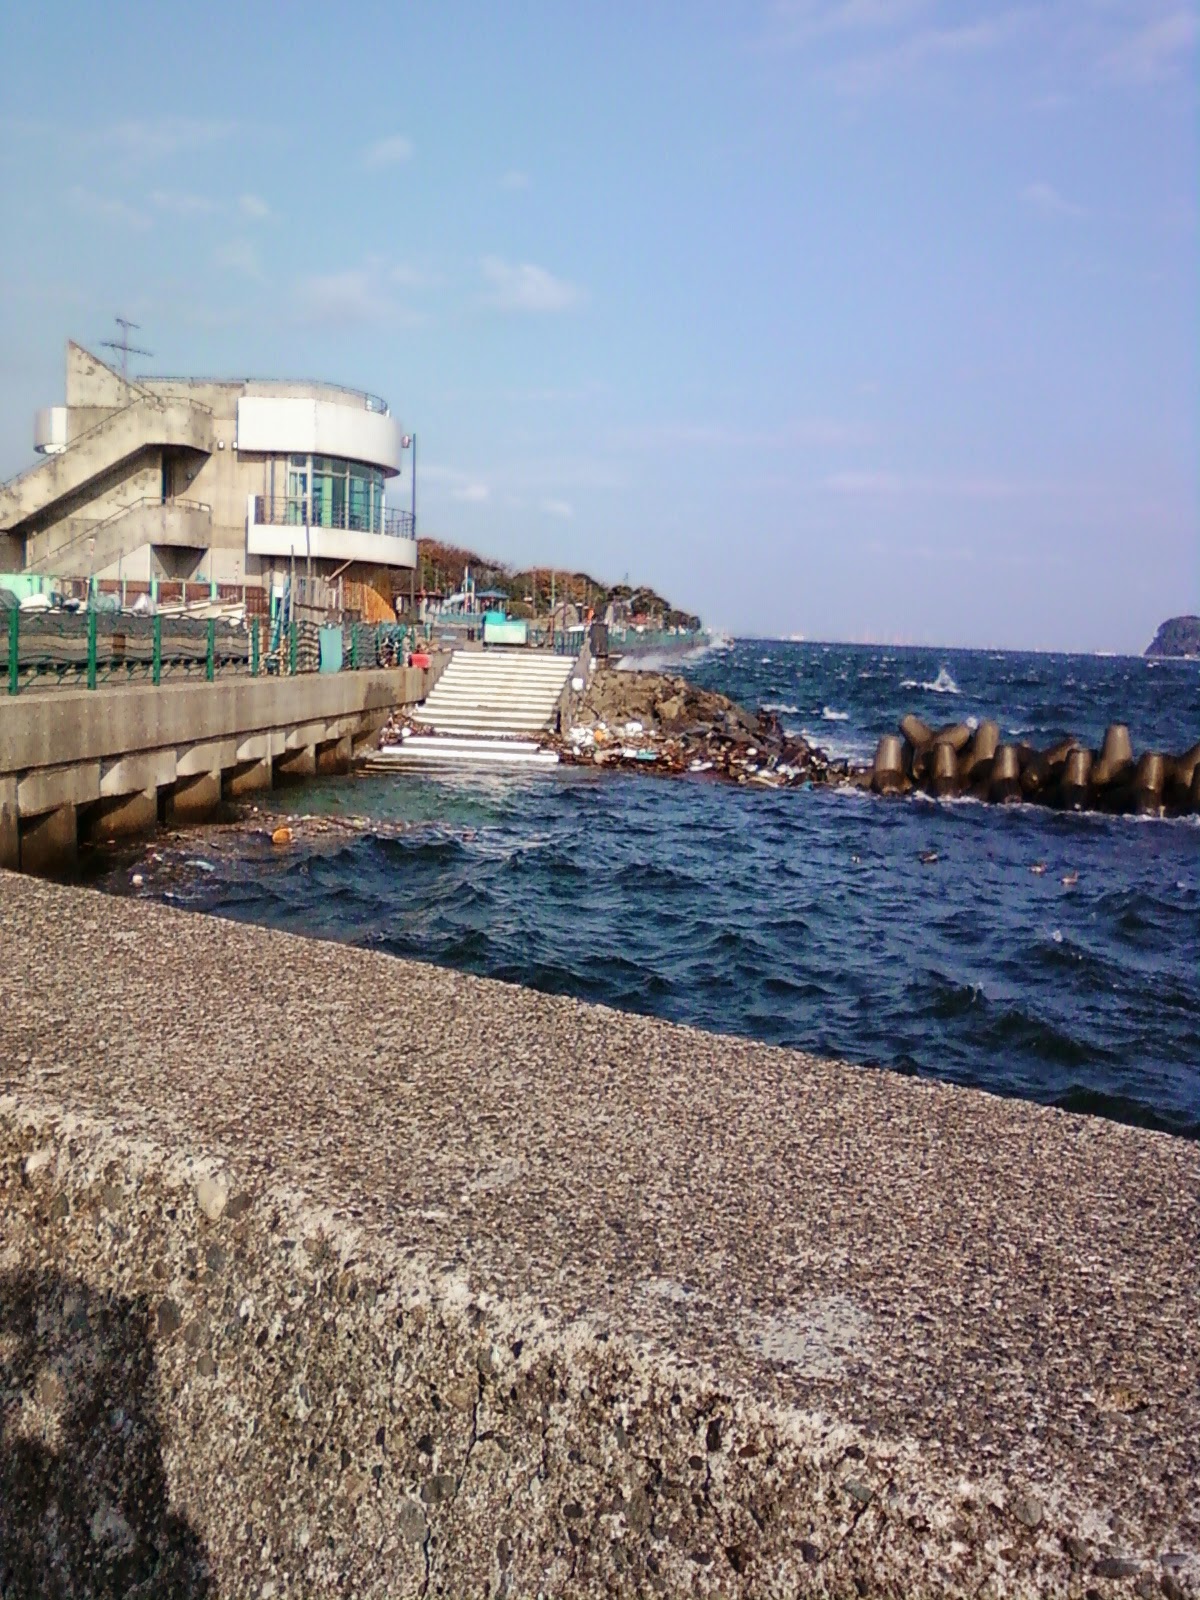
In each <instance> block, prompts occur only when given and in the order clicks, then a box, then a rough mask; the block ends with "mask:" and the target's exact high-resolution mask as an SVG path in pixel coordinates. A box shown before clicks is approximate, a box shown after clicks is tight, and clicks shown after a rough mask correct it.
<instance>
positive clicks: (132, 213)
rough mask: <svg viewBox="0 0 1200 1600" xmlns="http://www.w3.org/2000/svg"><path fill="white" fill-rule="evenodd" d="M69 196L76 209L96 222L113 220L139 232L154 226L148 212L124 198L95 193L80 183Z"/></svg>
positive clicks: (117, 224) (116, 223)
mask: <svg viewBox="0 0 1200 1600" xmlns="http://www.w3.org/2000/svg"><path fill="white" fill-rule="evenodd" d="M68 198H69V200H70V202H71V204H72V205H73V206H74V207H75V209H76V211H79V212H82V213H83V215H84V216H85V217H91V218H93V220H95V221H96V222H111V223H112V224H114V226H118V227H123V228H136V229H137V230H138V231H139V232H144V231H145V230H146V229H147V228H152V227H153V226H154V224H153V222H151V220H150V218H149V217H148V216H147V215H146V213H145V212H144V211H139V210H138V209H137V207H136V206H131V205H128V204H127V203H126V202H125V201H124V200H114V199H112V198H111V197H110V196H109V195H103V194H95V193H94V192H93V191H92V190H91V189H84V188H81V187H80V186H79V185H78V184H77V185H76V186H75V187H74V188H73V189H71V190H70V191H69V192H68Z"/></svg>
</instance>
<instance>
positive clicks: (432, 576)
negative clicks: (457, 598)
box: [416, 539, 700, 630]
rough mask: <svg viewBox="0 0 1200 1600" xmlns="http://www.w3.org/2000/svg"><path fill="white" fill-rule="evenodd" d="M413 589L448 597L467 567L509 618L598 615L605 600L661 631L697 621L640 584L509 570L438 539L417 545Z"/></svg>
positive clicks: (547, 570)
mask: <svg viewBox="0 0 1200 1600" xmlns="http://www.w3.org/2000/svg"><path fill="white" fill-rule="evenodd" d="M417 550H418V554H417V574H416V580H417V588H418V589H420V590H421V591H422V592H424V593H427V594H452V593H453V592H454V591H455V590H456V589H458V588H459V586H460V585H461V584H462V581H463V573H464V571H465V570H466V569H467V568H468V567H469V568H470V571H471V575H472V577H473V578H474V579H475V582H476V584H477V585H478V592H479V593H484V592H485V591H490V592H491V593H492V594H493V595H495V596H496V597H497V598H500V597H501V596H502V597H503V600H504V605H505V609H506V610H507V611H508V613H509V615H510V616H514V617H538V616H542V617H544V616H546V615H547V614H548V613H549V612H550V611H551V609H561V608H563V607H565V606H573V607H575V608H576V609H577V610H580V611H587V610H590V609H593V608H594V610H595V612H596V615H597V616H598V617H603V615H604V611H605V608H606V607H607V606H608V604H609V603H610V602H613V603H616V604H618V605H620V606H621V609H622V611H623V612H624V613H625V614H627V615H629V616H631V617H632V618H634V619H636V620H644V621H646V622H650V623H652V624H654V625H655V626H657V627H662V628H686V629H693V630H694V629H698V628H699V627H700V618H699V617H697V616H693V614H692V613H691V612H690V611H680V610H679V609H678V608H677V607H676V606H673V605H672V604H671V602H670V601H669V600H666V599H664V598H663V596H662V595H660V594H657V593H655V591H654V590H653V589H651V588H648V587H647V586H646V585H645V584H641V585H635V586H634V587H632V588H631V587H630V585H629V584H627V583H616V584H607V583H602V582H599V581H598V580H597V579H595V578H593V577H592V576H591V575H590V573H587V572H568V571H566V570H565V569H563V568H561V567H531V568H527V569H526V570H524V571H522V572H515V571H514V570H513V568H512V567H510V566H509V565H508V564H507V563H506V562H503V561H497V560H496V559H495V557H491V556H481V555H478V554H476V552H475V551H474V550H465V549H463V548H462V547H461V546H459V545H453V544H446V543H444V542H443V541H442V540H440V539H420V540H418V542H417Z"/></svg>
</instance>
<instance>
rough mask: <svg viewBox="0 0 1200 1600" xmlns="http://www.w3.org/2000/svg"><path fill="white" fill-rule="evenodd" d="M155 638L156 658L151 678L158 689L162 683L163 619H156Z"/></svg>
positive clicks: (152, 666)
mask: <svg viewBox="0 0 1200 1600" xmlns="http://www.w3.org/2000/svg"><path fill="white" fill-rule="evenodd" d="M153 637H154V658H153V663H152V665H151V668H150V677H151V680H152V682H153V684H154V687H155V688H156V689H157V688H158V686H159V684H160V683H161V682H162V618H161V617H159V616H156V617H155V619H154V630H153Z"/></svg>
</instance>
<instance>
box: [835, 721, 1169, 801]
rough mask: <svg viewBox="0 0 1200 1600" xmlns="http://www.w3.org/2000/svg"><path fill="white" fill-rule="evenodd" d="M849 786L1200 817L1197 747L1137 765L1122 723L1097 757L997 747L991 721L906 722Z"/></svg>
mask: <svg viewBox="0 0 1200 1600" xmlns="http://www.w3.org/2000/svg"><path fill="white" fill-rule="evenodd" d="M854 781H857V782H859V783H860V784H861V785H862V786H863V787H869V788H872V789H874V790H875V792H876V793H877V794H907V793H908V792H909V791H910V790H912V789H924V790H926V791H927V792H928V793H929V794H932V795H935V796H937V797H938V798H939V799H941V798H945V797H947V796H950V795H962V794H969V795H971V796H972V797H973V798H974V799H976V800H990V801H992V802H993V803H995V804H999V805H1012V804H1016V803H1019V802H1021V801H1022V800H1024V801H1029V802H1032V803H1034V804H1036V805H1044V806H1056V807H1058V808H1059V809H1060V810H1063V811H1084V810H1093V809H1094V810H1101V811H1112V812H1133V813H1135V814H1136V815H1138V816H1159V817H1161V816H1164V815H1166V814H1167V813H1172V814H1174V813H1185V812H1188V811H1200V744H1195V745H1193V746H1192V748H1191V749H1190V750H1185V751H1184V752H1183V754H1182V755H1178V756H1171V755H1163V754H1162V753H1161V752H1160V751H1154V750H1148V751H1145V752H1144V753H1143V754H1142V755H1141V756H1140V757H1139V758H1138V759H1137V760H1136V761H1135V760H1134V752H1133V742H1132V740H1131V739H1130V736H1129V729H1128V728H1127V727H1126V726H1125V724H1124V723H1123V722H1114V723H1111V724H1110V725H1109V727H1108V728H1107V729H1106V730H1105V733H1104V742H1103V744H1102V746H1101V748H1100V749H1099V750H1098V751H1094V752H1093V751H1091V750H1089V749H1087V748H1086V746H1085V745H1083V744H1082V743H1081V742H1080V740H1078V739H1073V738H1066V739H1063V740H1061V741H1060V742H1059V743H1058V744H1056V745H1053V746H1051V748H1050V749H1049V750H1035V749H1034V748H1033V747H1032V746H1031V745H1028V744H1002V743H1001V741H1000V726H999V724H998V723H996V722H992V721H990V720H988V721H984V722H981V723H979V725H978V727H974V728H973V727H971V726H970V725H969V724H967V723H965V722H955V723H950V724H949V725H948V726H947V727H944V728H938V729H933V728H930V727H929V726H928V724H927V723H924V722H922V721H921V719H920V717H917V716H913V715H911V714H910V715H908V716H905V717H901V719H900V737H897V735H896V734H894V733H888V734H884V735H883V737H882V738H881V739H880V741H879V744H878V746H877V747H876V750H875V760H874V761H873V763H872V764H871V766H870V767H868V768H867V769H866V771H865V772H862V773H859V774H856V776H855V779H854Z"/></svg>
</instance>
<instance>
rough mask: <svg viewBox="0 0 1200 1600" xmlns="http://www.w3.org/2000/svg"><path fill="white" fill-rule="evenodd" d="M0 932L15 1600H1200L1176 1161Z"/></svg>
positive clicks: (275, 960) (17, 925)
mask: <svg viewBox="0 0 1200 1600" xmlns="http://www.w3.org/2000/svg"><path fill="white" fill-rule="evenodd" d="M0 904H2V905H3V908H4V909H3V923H4V935H5V960H4V963H3V965H2V966H0V1479H2V1481H0V1568H4V1569H5V1570H6V1571H7V1573H8V1574H9V1582H10V1584H12V1585H14V1586H15V1587H14V1592H15V1593H18V1594H22V1595H24V1594H27V1593H41V1592H63V1593H66V1592H70V1593H72V1594H75V1595H90V1594H97V1595H98V1594H101V1593H104V1594H107V1593H112V1592H116V1591H117V1590H118V1589H119V1588H122V1587H125V1588H128V1587H132V1585H133V1584H135V1583H142V1584H144V1585H146V1587H145V1589H144V1590H143V1591H139V1592H146V1593H168V1592H169V1593H171V1594H172V1595H185V1596H189V1597H191V1596H201V1595H203V1596H205V1597H213V1596H218V1595H219V1596H229V1597H232V1596H241V1595H246V1594H259V1595H262V1594H266V1595H272V1594H273V1595H283V1594H287V1593H295V1594H304V1595H306V1596H308V1595H313V1596H317V1595H327V1594H328V1595H333V1594H346V1593H353V1594H356V1595H379V1596H384V1595H387V1596H397V1595H412V1596H424V1595H439V1594H440V1595H444V1596H458V1595H467V1594H472V1595H480V1596H490V1597H492V1600H496V1597H500V1596H511V1597H514V1600H515V1597H519V1596H526V1595H529V1596H532V1595H537V1594H543V1595H548V1596H549V1595H571V1596H574V1595H579V1596H593V1595H595V1596H599V1595H610V1596H611V1595H617V1596H621V1595H629V1596H633V1595H648V1594H661V1595H669V1596H675V1595H700V1596H718V1595H719V1596H763V1597H767V1596H770V1597H776V1596H778V1597H785V1596H786V1597H789V1600H790V1597H794V1596H797V1595H808V1594H813V1595H830V1596H852V1595H878V1596H914V1595H933V1594H937V1595H961V1596H967V1595H971V1596H996V1597H998V1596H1000V1595H1016V1596H1032V1595H1040V1594H1056V1595H1067V1596H1074V1597H1079V1600H1083V1597H1085V1596H1087V1597H1094V1596H1097V1595H1099V1596H1102V1597H1106V1596H1109V1595H1121V1594H1127V1595H1135V1594H1136V1595H1138V1596H1141V1597H1143V1600H1144V1597H1145V1596H1147V1595H1151V1594H1154V1595H1158V1594H1162V1595H1165V1596H1167V1600H1178V1597H1179V1596H1180V1595H1192V1594H1197V1593H1200V1504H1198V1502H1197V1497H1196V1484H1197V1482H1198V1481H1200V1442H1198V1434H1197V1430H1196V1426H1195V1423H1196V1374H1197V1371H1198V1370H1200V1331H1198V1330H1200V1274H1198V1273H1197V1270H1196V1263H1195V1242H1196V1239H1197V1237H1198V1236H1200V1151H1198V1150H1197V1148H1196V1147H1195V1146H1194V1145H1192V1144H1189V1143H1186V1142H1184V1141H1180V1140H1173V1139H1170V1138H1167V1137H1165V1136H1162V1135H1156V1134H1151V1133H1146V1132H1143V1131H1140V1130H1136V1129H1131V1128H1125V1127H1120V1126H1116V1125H1113V1124H1109V1123H1104V1122H1100V1121H1097V1120H1093V1119H1088V1118H1081V1117H1073V1116H1067V1115H1063V1114H1059V1113H1055V1112H1051V1111H1047V1110H1043V1109H1039V1108H1036V1107H1032V1106H1028V1105H1024V1104H1020V1103H1016V1102H1009V1101H1002V1100H997V1099H994V1098H992V1097H989V1096H986V1095H982V1094H978V1093H975V1092H972V1091H968V1090H959V1089H953V1088H948V1087H944V1086H934V1085H931V1084H927V1083H922V1082H918V1081H914V1080H910V1079H902V1078H899V1077H896V1076H894V1075H891V1074H888V1073H883V1072H872V1071H869V1070H865V1069H856V1068H852V1067H848V1066H843V1065H841V1064H839V1063H836V1062H829V1061H819V1060H816V1059H814V1058H812V1057H809V1056H805V1055H802V1054H798V1053H794V1052H786V1051H781V1050H774V1049H769V1048H767V1047H765V1046H759V1045H755V1044H752V1043H748V1042H745V1041H739V1040H733V1039H727V1038H717V1037H712V1036H709V1035H705V1034H702V1033H699V1032H697V1031H695V1030H691V1029H684V1028H676V1027H671V1026H669V1025H666V1024H661V1023H655V1022H652V1021H648V1020H647V1019H644V1018H638V1017H630V1016H624V1015H619V1014H616V1013H613V1012H609V1011H606V1010H603V1009H602V1008H598V1007H591V1006H586V1005H582V1004H579V1003H576V1002H573V1001H569V1000H565V999H561V998H554V997H549V996H544V995H538V994H534V993H532V992H529V991H524V990H520V989H516V988H512V987H509V986H506V985H500V984H495V983H489V982H485V981H482V980H476V979H471V978H467V977H463V976H460V975H456V974H453V973H449V972H445V971H441V970H439V969H435V968H431V967H425V966H420V965H415V964H410V963H405V962H399V961H394V960H391V959H389V958H386V957H383V956H379V955H375V954H370V953H365V952H360V951H354V950H350V949H345V948H341V947H338V946H332V945H327V944H319V943H313V942H310V941H305V940H300V939H296V938H293V937H289V936H285V935H281V934H272V933H267V932H263V931H262V930H258V929H254V928H248V927H243V926H239V925H235V924H231V923H226V922H221V921H217V920H210V919H205V918H201V917H189V916H186V915H184V914H182V913H177V912H172V911H168V910H165V909H163V908H160V907H157V906H153V905H150V904H147V903H141V902H136V901H130V900H124V901H121V902H115V901H113V900H106V899H103V898H101V897H99V896H97V895H94V894H91V893H88V892H85V891H80V890H74V889H63V888H59V887H56V886H54V885H50V884H46V883H39V882H37V881H34V880H31V879H28V878H22V877H14V876H11V875H7V876H4V877H3V878H0ZM281 974H286V975H287V978H286V981H282V982H281V981H280V975H281ZM297 974H302V975H303V976H302V978H296V976H295V975H297ZM118 1580H119V1581H118ZM55 1585H57V1588H56V1587H55Z"/></svg>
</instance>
